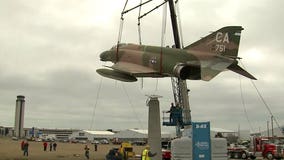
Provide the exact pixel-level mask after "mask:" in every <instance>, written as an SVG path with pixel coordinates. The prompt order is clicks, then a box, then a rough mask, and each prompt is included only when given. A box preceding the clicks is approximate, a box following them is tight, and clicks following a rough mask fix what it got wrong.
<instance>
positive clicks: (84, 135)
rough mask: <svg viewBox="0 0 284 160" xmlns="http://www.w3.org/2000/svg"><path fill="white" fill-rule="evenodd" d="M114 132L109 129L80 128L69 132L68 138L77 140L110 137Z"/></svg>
mask: <svg viewBox="0 0 284 160" xmlns="http://www.w3.org/2000/svg"><path fill="white" fill-rule="evenodd" d="M113 135H114V133H113V132H110V131H89V130H81V131H78V132H74V133H72V134H71V136H70V139H77V140H89V141H92V140H100V139H111V138H112V137H113Z"/></svg>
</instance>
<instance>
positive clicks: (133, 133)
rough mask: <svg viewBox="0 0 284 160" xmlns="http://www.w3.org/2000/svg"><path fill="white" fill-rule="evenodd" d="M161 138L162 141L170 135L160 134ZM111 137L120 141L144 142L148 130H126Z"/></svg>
mask: <svg viewBox="0 0 284 160" xmlns="http://www.w3.org/2000/svg"><path fill="white" fill-rule="evenodd" d="M161 136H162V139H170V138H171V134H170V133H166V132H162V133H161ZM113 137H114V138H118V139H122V140H146V139H147V138H148V130H141V129H127V130H123V131H120V132H118V133H116V134H114V135H113Z"/></svg>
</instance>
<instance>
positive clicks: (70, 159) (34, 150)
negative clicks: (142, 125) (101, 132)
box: [0, 137, 143, 160]
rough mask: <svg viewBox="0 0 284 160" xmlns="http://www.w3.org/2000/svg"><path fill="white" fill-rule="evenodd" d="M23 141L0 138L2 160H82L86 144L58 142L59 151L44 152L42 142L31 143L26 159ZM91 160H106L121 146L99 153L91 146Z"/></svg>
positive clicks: (136, 149)
mask: <svg viewBox="0 0 284 160" xmlns="http://www.w3.org/2000/svg"><path fill="white" fill-rule="evenodd" d="M20 143H21V140H19V141H14V140H11V138H7V137H0V160H45V159H46V160H81V159H86V158H85V157H84V147H85V144H73V143H60V142H57V144H58V145H57V151H55V152H54V151H52V152H50V151H43V143H42V142H29V156H28V157H24V156H23V152H22V151H21V147H20ZM89 147H90V159H91V160H94V159H95V160H104V159H105V155H106V154H107V153H108V151H109V150H110V149H112V148H118V147H119V145H103V144H100V145H98V151H97V152H95V151H94V146H93V145H92V144H89ZM133 148H134V152H135V153H137V154H140V153H141V151H142V149H143V146H134V147H133Z"/></svg>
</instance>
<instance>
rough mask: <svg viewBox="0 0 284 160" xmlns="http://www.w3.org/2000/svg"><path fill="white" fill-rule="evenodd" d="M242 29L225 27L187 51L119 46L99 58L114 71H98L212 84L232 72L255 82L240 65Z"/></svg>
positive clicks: (120, 77) (119, 76) (124, 76)
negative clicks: (222, 75)
mask: <svg viewBox="0 0 284 160" xmlns="http://www.w3.org/2000/svg"><path fill="white" fill-rule="evenodd" d="M241 30H242V27H240V26H229V27H224V28H221V29H220V30H218V31H216V32H213V33H212V34H210V35H208V36H206V37H205V38H202V39H201V40H199V41H197V42H195V43H193V44H191V45H189V46H187V47H185V48H184V49H176V48H169V47H158V46H147V45H137V44H119V45H117V46H114V47H112V48H111V49H110V50H108V51H105V52H103V53H102V54H101V55H100V58H101V60H102V61H111V62H113V63H114V65H113V66H111V67H109V68H111V69H112V70H107V69H98V70H97V72H98V73H99V74H101V75H103V76H105V77H108V78H113V79H118V80H122V81H136V78H135V77H168V76H175V77H178V78H181V79H190V80H200V79H202V80H205V81H209V80H211V79H212V78H213V77H215V76H216V75H217V74H218V73H220V72H222V71H224V70H226V69H230V70H232V71H234V72H237V73H239V74H242V75H244V76H246V77H248V78H251V79H255V78H254V77H253V76H252V75H250V74H249V73H248V72H246V71H245V70H243V69H242V68H240V67H239V66H238V65H237V60H236V59H237V55H238V48H239V42H240V33H241Z"/></svg>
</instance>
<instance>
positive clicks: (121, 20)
mask: <svg viewBox="0 0 284 160" xmlns="http://www.w3.org/2000/svg"><path fill="white" fill-rule="evenodd" d="M127 3H128V0H126V1H125V4H124V7H123V10H122V12H121V17H120V25H119V32H118V39H117V45H116V62H117V61H118V51H119V44H120V41H121V37H122V30H123V23H124V18H123V15H124V12H125V8H126V6H127Z"/></svg>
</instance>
